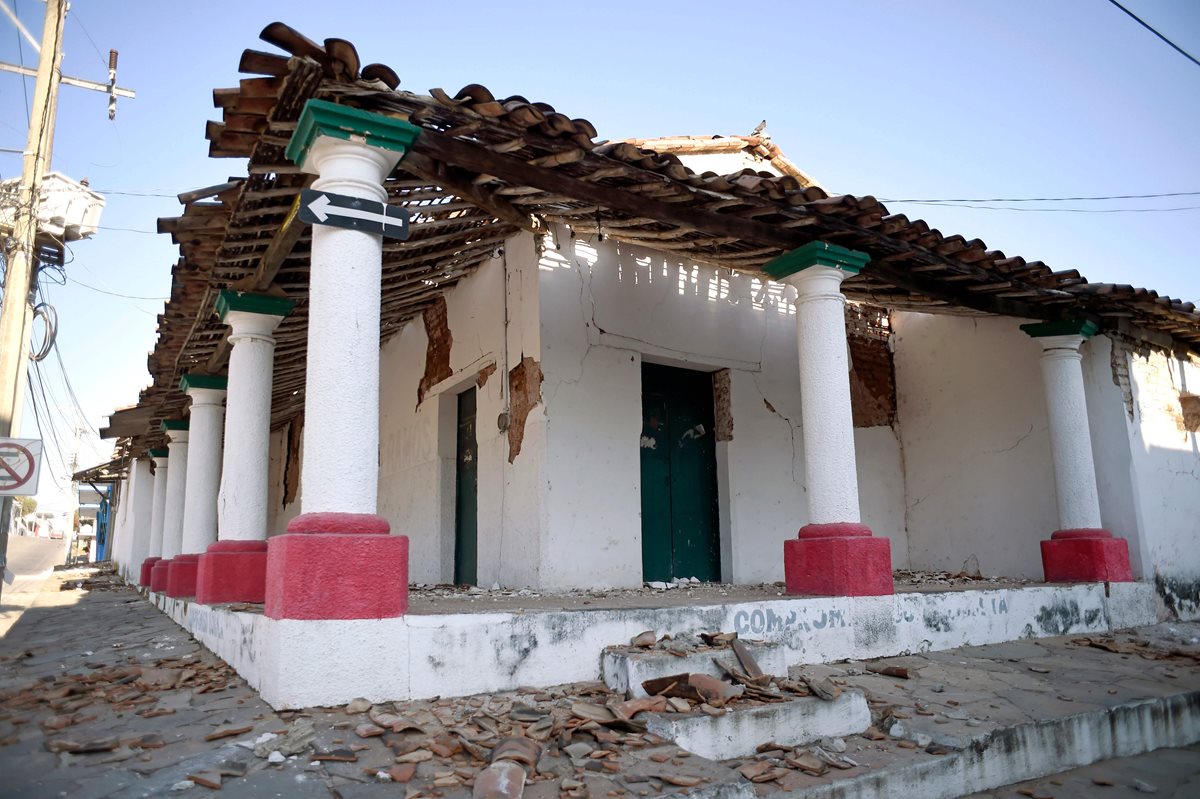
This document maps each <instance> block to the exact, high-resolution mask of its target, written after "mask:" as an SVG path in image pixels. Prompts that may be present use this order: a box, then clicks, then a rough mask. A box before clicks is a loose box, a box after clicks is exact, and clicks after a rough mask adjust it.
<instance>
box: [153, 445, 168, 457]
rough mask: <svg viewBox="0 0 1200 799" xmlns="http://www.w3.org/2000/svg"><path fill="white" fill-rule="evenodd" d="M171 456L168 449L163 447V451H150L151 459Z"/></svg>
mask: <svg viewBox="0 0 1200 799" xmlns="http://www.w3.org/2000/svg"><path fill="white" fill-rule="evenodd" d="M170 454H171V451H170V450H169V449H167V448H166V447H163V448H162V449H152V450H150V457H151V458H165V457H167V456H168V455H170Z"/></svg>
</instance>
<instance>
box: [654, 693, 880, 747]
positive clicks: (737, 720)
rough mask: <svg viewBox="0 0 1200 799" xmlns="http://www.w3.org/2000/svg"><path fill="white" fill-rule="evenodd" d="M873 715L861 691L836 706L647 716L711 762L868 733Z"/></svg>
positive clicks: (659, 731) (813, 703)
mask: <svg viewBox="0 0 1200 799" xmlns="http://www.w3.org/2000/svg"><path fill="white" fill-rule="evenodd" d="M869 726H871V713H870V711H869V710H868V709H867V700H866V697H864V696H863V693H862V691H855V690H850V691H843V692H842V694H841V696H839V697H838V698H837V699H834V700H833V701H831V702H826V701H825V700H823V699H817V698H816V697H805V698H800V699H793V700H791V701H789V702H778V703H774V704H770V705H763V706H761V707H751V708H740V709H736V710H729V711H727V712H726V713H724V714H722V715H720V716H710V715H708V714H706V713H703V712H699V711H697V712H693V713H671V714H665V713H664V714H659V713H651V714H648V717H647V722H646V727H647V729H648V730H649V731H650V732H652V733H654V734H655V735H658V736H660V737H662V738H666V739H668V740H670V741H674V742H675V744H676V745H677V746H680V747H682V748H684V749H686V750H688V751H689V752H693V753H695V754H697V755H700V756H701V757H706V758H709V759H710V760H728V759H730V758H734V757H746V756H748V755H753V754H754V752H755V749H756V748H757V747H758V746H759V745H760V744H763V743H766V742H767V741H773V742H775V743H778V744H783V745H784V746H802V745H804V744H808V743H812V742H813V741H818V740H820V739H822V738H841V737H844V736H847V735H855V734H857V733H861V732H865V731H866V729H867V727H869Z"/></svg>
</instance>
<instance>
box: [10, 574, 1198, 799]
mask: <svg viewBox="0 0 1200 799" xmlns="http://www.w3.org/2000/svg"><path fill="white" fill-rule="evenodd" d="M60 588H61V589H63V590H59V589H60ZM614 643H622V642H614ZM596 656H597V658H598V657H599V653H596ZM371 665H372V667H383V666H385V665H386V664H371ZM885 670H886V671H885ZM881 672H882V673H881ZM791 676H792V678H794V679H796V680H799V681H801V682H802V683H803V682H804V681H805V680H811V681H817V682H822V683H828V684H833V685H836V686H838V688H839V689H840V688H859V689H861V690H863V691H864V692H865V693H866V695H867V697H868V699H869V704H870V707H871V714H872V721H873V723H874V727H873V728H872V730H870V731H868V734H867V735H863V736H849V737H847V738H845V739H833V740H828V741H822V742H820V745H818V746H812V747H791V746H783V745H777V744H771V743H770V742H766V741H764V747H763V748H762V751H761V752H760V753H759V754H758V755H756V756H753V757H749V758H740V759H731V760H726V761H721V762H716V761H712V760H706V759H704V758H701V757H698V756H696V755H693V754H691V753H688V752H685V751H682V750H680V749H679V748H678V747H676V746H674V745H673V744H671V743H670V742H668V741H664V740H663V739H661V738H658V737H657V736H655V735H653V734H650V733H647V732H646V731H645V724H644V722H640V718H644V716H641V717H636V718H635V716H636V713H637V711H636V710H635V711H633V712H631V713H629V717H630V718H629V720H628V721H624V720H622V719H620V718H614V717H613V715H612V714H611V712H610V711H609V709H608V708H609V707H611V706H614V705H617V704H618V703H619V702H620V700H621V699H623V697H617V696H614V695H612V694H611V693H609V692H608V691H607V689H606V688H605V687H604V686H603V685H602V684H598V683H588V684H577V685H570V686H557V687H550V688H546V687H530V688H524V689H520V690H518V691H512V692H505V693H498V694H494V695H491V696H482V697H466V698H461V699H440V700H437V699H433V700H427V701H413V702H397V703H386V704H382V705H375V706H371V704H370V703H368V702H356V703H352V705H351V706H347V707H344V708H343V707H339V708H314V709H310V710H308V711H303V712H280V713H276V712H275V711H273V710H272V709H271V708H270V707H269V706H267V705H266V704H265V703H264V702H262V700H261V699H259V698H258V696H257V695H256V693H255V692H254V691H252V690H251V689H249V688H248V687H247V686H246V684H245V683H244V682H243V681H242V680H241V678H239V677H238V676H237V675H236V674H234V673H233V672H232V670H231V669H229V667H228V666H226V665H225V664H224V663H223V662H222V661H221V660H219V659H218V658H216V657H215V656H213V655H212V654H211V653H209V652H207V651H206V650H204V649H203V648H202V647H200V646H199V645H198V644H197V643H196V642H195V641H194V640H193V639H192V638H191V637H190V636H189V635H188V634H187V633H185V632H184V631H183V630H181V629H180V628H179V627H178V626H176V625H175V624H174V623H172V622H171V621H170V620H169V619H168V618H167V617H165V616H164V615H162V614H161V613H159V612H158V611H156V610H155V609H154V608H153V607H152V606H150V605H149V604H148V603H147V602H146V601H145V600H144V599H143V598H142V597H141V596H139V595H138V593H137V592H135V591H133V590H132V589H130V588H127V587H125V586H121V585H119V584H118V583H117V582H116V579H115V578H114V577H113V576H112V575H111V573H108V574H106V573H96V572H95V571H94V570H83V571H77V572H60V573H58V574H56V575H55V577H54V579H53V580H52V581H51V582H50V583H48V584H47V586H46V588H45V590H44V591H43V593H42V594H41V596H40V597H39V599H38V601H37V602H36V603H35V604H34V606H33V607H32V608H30V610H28V611H27V612H26V613H25V615H24V617H23V618H22V619H21V621H20V622H19V623H18V624H17V625H16V626H15V627H14V628H13V629H12V631H11V632H10V633H9V635H8V636H7V637H5V638H4V639H3V641H0V774H2V775H3V787H2V789H0V793H3V795H4V796H5V797H10V796H11V797H56V796H64V797H72V799H74V798H75V797H80V799H89V798H91V797H95V798H96V799H99V798H100V797H146V796H160V795H167V796H182V797H189V796H192V797H195V796H200V795H202V794H208V793H210V792H216V791H218V790H219V791H220V792H221V794H222V795H225V796H234V797H238V796H247V797H251V796H253V797H267V796H280V797H301V799H303V798H304V797H310V796H322V797H324V796H334V797H341V798H342V799H355V798H356V797H375V796H381V797H382V796H387V797H405V799H422V797H429V799H466V798H467V797H468V796H470V795H471V791H472V788H473V786H474V784H475V781H476V778H477V777H478V776H479V773H480V771H481V770H482V769H484V768H485V766H486V763H487V761H488V759H489V757H490V756H491V754H492V750H493V749H494V748H495V749H497V750H498V749H499V748H500V745H502V744H504V742H505V741H506V740H511V737H513V736H515V737H518V738H524V739H527V740H528V742H529V747H530V752H532V754H527V757H529V758H530V759H531V761H532V762H531V763H530V764H529V765H530V772H531V773H530V776H529V781H528V783H527V785H526V787H525V791H524V796H525V797H528V799H567V798H568V797H569V798H570V799H583V797H588V799H635V797H647V796H667V795H673V794H675V795H681V794H689V795H691V796H696V797H700V796H703V797H709V798H710V799H718V798H719V797H726V798H727V799H735V798H736V799H755V797H761V799H766V798H767V797H768V796H772V797H776V798H777V799H783V798H784V797H800V796H806V795H820V791H823V790H829V789H835V788H837V785H838V783H839V782H840V783H842V784H843V785H845V786H851V785H852V781H853V780H854V779H856V778H863V777H880V776H883V775H886V774H887V773H891V772H899V771H902V770H903V769H905V768H910V767H912V766H914V765H915V766H917V767H921V766H923V765H926V764H930V763H934V764H936V763H937V762H938V761H939V759H941V760H942V761H943V762H949V760H950V759H951V758H952V757H953V756H954V755H955V753H958V752H962V751H967V750H969V749H971V748H972V747H975V748H979V747H980V746H986V743H981V742H986V741H990V740H995V739H996V736H998V735H999V736H1002V735H1003V734H1005V732H1006V731H1009V730H1012V729H1015V728H1017V727H1019V726H1020V725H1029V724H1031V723H1037V724H1041V723H1045V724H1052V723H1055V722H1056V721H1057V720H1060V719H1064V718H1068V717H1072V716H1077V715H1079V714H1081V713H1084V714H1086V713H1088V712H1100V713H1103V712H1104V711H1105V710H1106V709H1107V708H1112V707H1116V706H1120V705H1122V703H1129V702H1131V701H1134V700H1141V699H1146V698H1151V697H1171V696H1177V695H1187V694H1189V693H1194V692H1197V691H1200V625H1196V624H1177V625H1158V626H1156V627H1153V628H1147V629H1145V630H1139V631H1136V633H1133V634H1120V635H1114V636H1102V637H1097V636H1092V637H1091V638H1081V637H1075V636H1070V635H1068V636H1065V637H1062V638H1057V639H1040V640H1037V641H1018V642H1012V643H1008V644H998V645H992V646H985V647H973V648H969V649H961V650H953V651H947V652H936V653H927V654H922V655H912V656H906V657H903V658H890V659H886V660H882V661H876V662H873V663H841V664H833V665H827V666H805V667H803V668H799V669H796V668H794V669H792V674H791ZM685 704H686V703H685ZM706 707H707V706H706ZM733 707H734V705H733V704H731V705H730V708H733ZM689 710H692V711H694V710H696V709H695V708H690V709H689ZM701 710H703V708H701ZM705 712H708V713H724V712H733V713H736V712H738V711H737V710H736V709H727V708H716V709H714V708H712V707H708V709H707V710H706V711H705ZM1196 755H1197V749H1196V748H1195V747H1192V748H1190V749H1184V750H1162V751H1161V752H1156V753H1151V754H1149V755H1143V756H1141V758H1132V759H1130V760H1129V762H1128V763H1125V762H1124V761H1109V762H1107V763H1101V764H1097V765H1096V766H1092V767H1089V768H1091V769H1093V770H1095V769H1100V771H1091V772H1088V771H1087V770H1083V772H1082V775H1077V774H1075V772H1071V773H1069V774H1065V775H1060V777H1055V778H1053V779H1049V778H1047V779H1042V780H1038V781H1036V782H1033V783H1029V784H1028V785H1018V786H1013V787H1011V788H1005V789H996V790H993V791H992V792H991V793H989V794H986V795H994V796H1027V795H1032V794H1036V795H1039V796H1042V795H1046V796H1090V795H1097V796H1099V795H1105V796H1108V795H1112V796H1118V795H1127V794H1125V793H1121V791H1129V790H1135V788H1133V787H1130V786H1134V785H1135V781H1136V780H1138V779H1141V780H1142V781H1143V782H1146V783H1147V784H1148V785H1150V786H1151V787H1157V788H1160V789H1162V791H1163V793H1164V794H1166V795H1169V794H1168V793H1167V792H1168V791H1181V792H1180V793H1178V795H1180V796H1183V795H1187V794H1186V792H1185V791H1186V790H1188V789H1189V788H1190V787H1191V786H1194V784H1195V779H1194V776H1195V772H1194V771H1193V772H1188V770H1187V766H1186V764H1187V763H1189V762H1191V763H1194V762H1195V760H1196ZM814 758H816V760H817V761H818V762H814ZM1147 758H1150V760H1149V761H1148V760H1146V759H1147ZM822 760H824V765H822V762H820V761H822ZM847 761H848V762H847ZM1147 762H1151V763H1159V764H1162V763H1168V764H1171V765H1172V770H1171V774H1172V775H1174V776H1172V777H1171V780H1173V781H1170V780H1168V779H1167V778H1166V777H1161V778H1159V779H1158V781H1157V784H1156V783H1155V781H1154V780H1149V779H1148V778H1147V776H1146V775H1147V773H1154V770H1155V769H1156V768H1159V767H1158V766H1153V765H1151V766H1147V765H1145V764H1146V763H1147ZM830 764H836V765H834V767H829V766H830ZM1160 770H1161V769H1160ZM1164 773H1165V772H1164ZM1094 775H1099V778H1100V779H1102V780H1107V781H1110V782H1113V783H1114V785H1113V786H1112V787H1107V786H1105V787H1100V786H1099V785H1098V784H1097V783H1091V785H1092V788H1094V789H1095V791H1097V793H1095V794H1092V793H1089V792H1088V791H1087V790H1084V787H1086V786H1085V785H1084V783H1083V782H1081V780H1085V779H1086V780H1088V781H1090V780H1091V779H1092V776H1094ZM1019 776H1020V775H1018V777H1019ZM751 779H752V780H753V781H751ZM847 780H849V781H850V782H846V781H847ZM1055 780H1057V784H1056V782H1055ZM1189 780H1190V782H1189ZM1020 790H1024V791H1026V792H1025V793H1018V791H1020ZM814 791H815V792H817V793H813V792H814ZM1071 791H1074V792H1073V793H1072V792H1071ZM1099 791H1107V793H1099ZM892 795H901V794H892Z"/></svg>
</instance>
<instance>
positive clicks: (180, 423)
mask: <svg viewBox="0 0 1200 799" xmlns="http://www.w3.org/2000/svg"><path fill="white" fill-rule="evenodd" d="M159 428H160V429H161V430H162V431H163V432H164V433H169V432H171V431H172V430H187V429H188V420H187V419H163V420H162V423H161V424H160V425H159Z"/></svg>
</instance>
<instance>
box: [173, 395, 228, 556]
mask: <svg viewBox="0 0 1200 799" xmlns="http://www.w3.org/2000/svg"><path fill="white" fill-rule="evenodd" d="M187 393H188V396H190V397H191V398H192V408H191V411H189V413H188V435H189V436H190V439H191V440H190V442H189V448H188V468H187V480H186V481H185V482H184V495H185V499H184V501H183V541H182V546H183V549H182V551H181V552H180V554H182V555H200V554H203V553H204V551H205V550H206V549H208V545H209V544H211V543H213V542H214V541H216V540H217V492H218V491H219V490H220V487H221V436H222V435H223V433H224V427H225V408H224V407H223V406H222V404H221V401H222V400H223V399H224V397H225V391H224V389H215V388H191V389H188V392H187Z"/></svg>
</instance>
